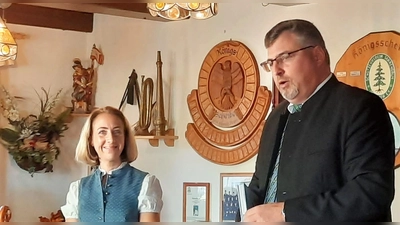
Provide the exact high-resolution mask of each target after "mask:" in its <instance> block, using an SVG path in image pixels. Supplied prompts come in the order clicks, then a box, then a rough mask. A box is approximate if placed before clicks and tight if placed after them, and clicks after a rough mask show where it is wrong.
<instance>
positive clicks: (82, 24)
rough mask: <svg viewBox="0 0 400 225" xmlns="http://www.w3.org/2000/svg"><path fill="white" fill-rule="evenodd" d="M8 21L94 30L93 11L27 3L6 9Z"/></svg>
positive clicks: (76, 29)
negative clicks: (78, 10)
mask: <svg viewBox="0 0 400 225" xmlns="http://www.w3.org/2000/svg"><path fill="white" fill-rule="evenodd" d="M4 18H5V19H6V22H7V23H12V24H20V25H28V26H38V27H46V28H55V29H62V30H72V31H80V32H89V33H90V32H92V31H93V13H88V12H77V11H70V10H63V9H55V8H47V7H41V6H34V5H26V4H12V5H11V6H10V7H8V8H7V9H5V10H4Z"/></svg>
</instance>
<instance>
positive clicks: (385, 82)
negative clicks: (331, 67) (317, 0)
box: [334, 31, 400, 168]
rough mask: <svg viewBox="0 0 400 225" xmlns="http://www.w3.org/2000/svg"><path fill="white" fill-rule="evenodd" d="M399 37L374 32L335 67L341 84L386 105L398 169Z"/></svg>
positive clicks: (398, 35)
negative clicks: (360, 91) (366, 93)
mask: <svg viewBox="0 0 400 225" xmlns="http://www.w3.org/2000/svg"><path fill="white" fill-rule="evenodd" d="M397 71H400V34H399V33H398V32H395V31H386V32H373V33H369V34H368V35H366V36H364V37H362V38H361V39H359V40H357V41H356V42H354V43H353V44H351V45H350V46H349V48H348V49H347V50H346V52H345V53H344V54H343V56H342V57H341V58H340V60H339V62H338V63H337V64H336V68H335V72H334V73H335V75H336V77H337V78H338V80H340V81H342V82H344V83H346V84H349V85H352V86H355V87H359V88H362V89H365V90H368V91H369V92H372V93H374V94H376V95H378V96H379V97H380V98H381V99H382V100H383V102H384V103H385V105H386V108H387V109H388V111H389V116H390V119H391V121H392V125H393V128H394V133H395V141H396V142H395V149H394V151H395V154H396V159H395V165H394V166H395V168H397V167H399V166H400V154H399V147H400V123H399V121H400V82H399V81H397Z"/></svg>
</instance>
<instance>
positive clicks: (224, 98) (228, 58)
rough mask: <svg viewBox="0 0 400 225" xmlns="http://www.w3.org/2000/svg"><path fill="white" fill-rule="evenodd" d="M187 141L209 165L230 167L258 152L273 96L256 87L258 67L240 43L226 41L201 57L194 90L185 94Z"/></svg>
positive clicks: (257, 85) (251, 55) (257, 84)
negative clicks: (202, 59) (188, 114)
mask: <svg viewBox="0 0 400 225" xmlns="http://www.w3.org/2000/svg"><path fill="white" fill-rule="evenodd" d="M187 102H188V107H189V111H190V114H191V116H192V119H193V122H194V123H189V124H188V126H187V131H186V134H185V135H186V139H187V140H188V142H189V144H190V145H191V146H192V147H193V148H194V149H195V151H197V153H198V154H200V155H201V156H202V157H204V158H205V159H207V160H210V161H212V162H214V163H217V164H223V165H233V164H238V163H241V162H244V161H246V160H248V159H250V158H251V157H253V156H254V155H255V154H256V153H257V152H258V145H259V140H260V138H261V132H262V128H263V126H264V122H265V121H264V119H265V116H266V114H267V112H268V109H269V107H270V104H271V92H270V91H269V90H268V89H267V88H266V87H264V86H260V77H259V70H258V65H257V62H256V60H255V58H254V56H253V54H252V53H251V52H250V50H249V49H248V48H247V47H246V46H245V45H243V44H242V43H240V42H238V41H224V42H221V43H219V44H217V45H216V46H214V47H213V48H212V49H211V50H210V52H209V53H208V54H207V56H206V57H205V59H204V61H203V64H202V66H201V69H200V73H199V80H198V89H197V90H192V92H191V93H190V94H189V96H188V99H187Z"/></svg>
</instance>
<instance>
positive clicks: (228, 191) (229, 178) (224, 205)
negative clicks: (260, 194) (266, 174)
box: [220, 173, 253, 222]
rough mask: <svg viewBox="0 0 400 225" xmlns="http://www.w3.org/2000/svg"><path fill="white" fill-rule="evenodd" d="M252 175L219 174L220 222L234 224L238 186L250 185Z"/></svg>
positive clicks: (237, 204) (237, 203) (237, 207)
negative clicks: (241, 184) (242, 184)
mask: <svg viewBox="0 0 400 225" xmlns="http://www.w3.org/2000/svg"><path fill="white" fill-rule="evenodd" d="M252 177H253V173H221V177H220V179H221V186H220V187H221V192H220V197H221V200H220V203H221V205H220V222H235V218H236V214H237V212H238V209H239V199H238V195H237V194H238V189H237V187H238V185H239V184H240V183H245V184H247V185H249V184H250V181H251V178H252Z"/></svg>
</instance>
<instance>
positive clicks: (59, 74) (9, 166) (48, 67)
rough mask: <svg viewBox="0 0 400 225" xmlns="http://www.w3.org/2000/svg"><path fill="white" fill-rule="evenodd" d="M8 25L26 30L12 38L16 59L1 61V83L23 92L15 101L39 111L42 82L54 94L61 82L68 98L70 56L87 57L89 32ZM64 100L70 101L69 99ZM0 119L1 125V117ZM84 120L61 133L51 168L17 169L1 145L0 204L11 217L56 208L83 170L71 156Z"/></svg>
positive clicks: (16, 218) (46, 212)
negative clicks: (11, 62)
mask: <svg viewBox="0 0 400 225" xmlns="http://www.w3.org/2000/svg"><path fill="white" fill-rule="evenodd" d="M9 29H10V30H12V31H13V32H19V33H23V34H25V35H27V36H29V37H27V38H26V39H23V40H16V41H17V43H18V48H19V53H18V56H17V61H16V64H15V65H14V66H11V67H0V84H1V85H4V86H5V87H6V88H7V89H8V90H9V91H10V92H11V93H12V94H13V95H16V96H21V97H24V98H25V100H23V101H18V107H19V108H20V109H21V110H22V111H23V112H25V113H28V112H29V113H35V114H37V113H38V106H39V99H38V98H37V96H36V94H35V90H37V91H39V92H40V88H41V87H44V88H45V89H48V88H50V90H51V93H52V94H55V92H56V91H57V90H58V89H60V88H63V89H64V92H63V94H64V95H65V97H66V98H67V99H68V98H69V97H70V93H71V90H72V85H71V82H72V74H73V69H72V67H71V66H72V65H73V62H72V59H73V58H74V57H81V58H88V54H87V53H86V51H88V50H87V49H88V48H87V45H86V42H85V40H86V37H87V35H88V34H85V33H79V32H69V31H61V30H55V29H46V28H38V27H28V26H20V25H13V24H10V25H9ZM89 50H90V49H89ZM1 96H3V94H1ZM69 99H70V98H69ZM65 103H66V104H69V100H66V101H65ZM68 106H69V105H68ZM27 115H28V114H25V116H27ZM1 122H2V123H1V125H2V126H5V119H2V120H1ZM82 123H83V121H79V120H78V119H75V120H74V121H73V122H72V123H71V124H70V129H69V130H67V131H66V132H65V138H62V139H61V141H62V143H61V145H60V146H61V153H60V155H59V159H58V160H57V161H56V162H55V163H54V173H48V174H35V175H34V177H31V176H30V175H29V174H28V172H26V171H23V170H21V169H19V167H18V166H17V165H16V164H15V162H14V160H12V158H11V157H10V156H9V155H8V154H7V153H6V150H5V149H4V148H3V147H2V146H0V151H1V153H0V156H1V166H0V174H1V175H0V191H1V194H0V197H1V198H0V200H1V204H5V205H9V206H10V207H11V209H12V211H13V218H12V221H39V220H38V217H39V216H47V217H49V216H50V212H53V211H57V209H58V208H59V207H60V205H61V204H62V203H63V202H64V201H65V193H66V192H67V190H68V186H69V183H70V182H71V181H72V180H75V179H77V177H79V176H82V175H84V174H85V172H86V167H85V166H83V165H79V164H78V163H76V162H75V161H74V159H73V157H74V150H75V146H76V143H77V138H78V134H79V131H80V127H81V126H82V125H81V124H82Z"/></svg>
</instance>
